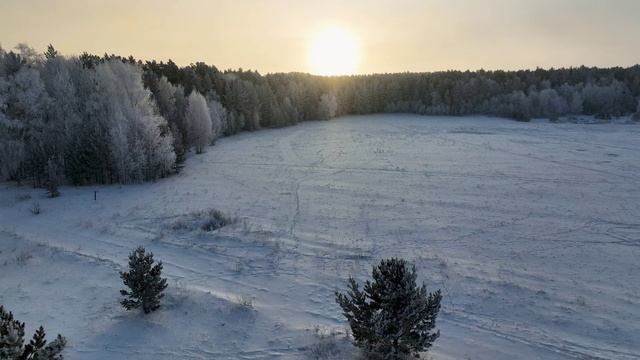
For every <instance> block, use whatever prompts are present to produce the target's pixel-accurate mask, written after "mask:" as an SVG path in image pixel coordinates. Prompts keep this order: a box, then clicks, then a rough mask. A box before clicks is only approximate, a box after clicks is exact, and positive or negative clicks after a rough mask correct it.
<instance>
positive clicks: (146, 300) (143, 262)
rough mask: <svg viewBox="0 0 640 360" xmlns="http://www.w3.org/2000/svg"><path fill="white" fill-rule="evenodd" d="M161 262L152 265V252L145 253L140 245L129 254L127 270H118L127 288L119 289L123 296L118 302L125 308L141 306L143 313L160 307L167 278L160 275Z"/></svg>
mask: <svg viewBox="0 0 640 360" xmlns="http://www.w3.org/2000/svg"><path fill="white" fill-rule="evenodd" d="M161 275H162V262H158V263H157V264H155V265H154V261H153V253H149V254H147V253H146V251H145V249H144V247H142V246H140V247H138V248H137V249H135V250H134V251H133V252H131V254H129V271H128V272H120V278H122V281H123V282H124V285H126V286H127V287H128V288H129V290H120V294H121V295H122V296H125V298H124V299H122V301H121V302H120V304H121V305H122V306H123V307H124V308H125V309H127V310H131V309H137V308H140V307H142V310H143V311H144V312H145V314H148V313H150V312H152V311H156V310H158V308H160V299H162V297H163V296H164V294H163V293H162V292H163V291H164V289H166V288H167V279H166V278H163V277H161Z"/></svg>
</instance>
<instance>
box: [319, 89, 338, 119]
mask: <svg viewBox="0 0 640 360" xmlns="http://www.w3.org/2000/svg"><path fill="white" fill-rule="evenodd" d="M318 108H319V109H318V111H319V113H320V118H321V119H327V120H328V119H333V118H334V117H335V116H336V112H337V111H338V99H337V98H336V94H335V93H328V94H322V96H321V97H320V104H319V105H318Z"/></svg>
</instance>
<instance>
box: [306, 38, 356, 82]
mask: <svg viewBox="0 0 640 360" xmlns="http://www.w3.org/2000/svg"><path fill="white" fill-rule="evenodd" d="M309 65H310V67H311V72H312V73H314V74H317V75H348V74H353V73H355V71H356V69H357V67H358V41H357V40H356V37H355V36H354V35H353V34H352V33H351V32H350V31H348V30H346V29H344V28H340V27H331V28H327V29H325V30H323V31H320V32H318V33H317V34H315V36H314V37H313V38H312V40H311V43H310V48H309Z"/></svg>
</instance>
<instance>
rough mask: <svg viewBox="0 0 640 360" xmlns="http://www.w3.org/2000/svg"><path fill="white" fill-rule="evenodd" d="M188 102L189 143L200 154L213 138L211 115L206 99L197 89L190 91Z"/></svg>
mask: <svg viewBox="0 0 640 360" xmlns="http://www.w3.org/2000/svg"><path fill="white" fill-rule="evenodd" d="M188 103H189V105H188V106H187V113H186V119H187V123H188V124H189V127H188V129H189V130H188V131H189V144H190V145H193V147H194V148H195V150H196V153H197V154H200V153H202V152H203V151H204V148H205V147H207V146H209V145H210V144H211V141H212V140H213V133H212V129H211V116H210V114H209V108H208V107H207V101H206V100H205V98H204V96H202V95H201V94H200V93H198V92H197V91H195V90H194V91H192V92H191V94H190V95H189V98H188Z"/></svg>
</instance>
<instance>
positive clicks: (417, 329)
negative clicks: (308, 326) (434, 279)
mask: <svg viewBox="0 0 640 360" xmlns="http://www.w3.org/2000/svg"><path fill="white" fill-rule="evenodd" d="M372 275H373V281H369V280H367V281H366V282H365V284H364V287H363V290H360V289H359V287H358V284H357V283H356V281H355V279H353V278H349V291H348V292H347V293H346V294H341V293H339V292H336V301H337V303H338V304H339V305H340V307H341V308H342V311H343V314H344V316H345V317H346V318H347V320H348V321H349V326H350V327H351V331H352V333H353V338H354V341H355V344H356V346H358V347H360V348H362V349H363V350H364V351H365V352H366V353H367V356H382V358H384V359H403V358H407V357H410V356H416V357H417V356H419V355H418V353H419V352H423V351H426V350H427V349H428V348H430V347H431V345H432V344H433V342H434V341H435V340H436V339H437V338H438V336H439V335H440V332H439V331H434V328H435V325H436V317H437V316H438V311H439V310H440V301H441V300H442V294H441V293H440V290H437V291H436V292H433V293H428V292H427V288H426V286H425V285H424V284H423V285H422V286H420V287H418V286H417V285H416V278H417V275H416V270H415V266H411V267H409V266H408V265H407V263H406V261H405V260H404V259H396V258H392V259H388V260H382V261H381V262H380V263H379V264H378V265H376V266H374V267H373V271H372Z"/></svg>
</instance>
